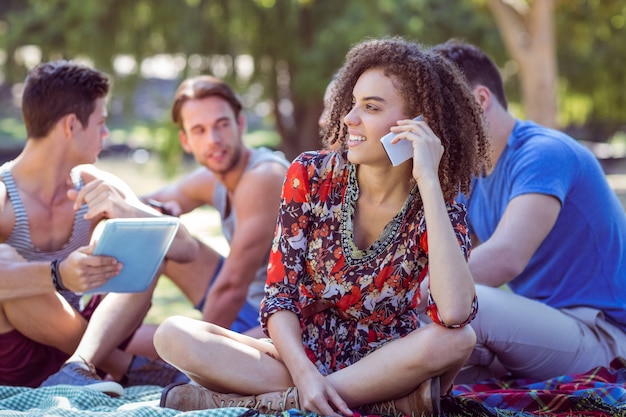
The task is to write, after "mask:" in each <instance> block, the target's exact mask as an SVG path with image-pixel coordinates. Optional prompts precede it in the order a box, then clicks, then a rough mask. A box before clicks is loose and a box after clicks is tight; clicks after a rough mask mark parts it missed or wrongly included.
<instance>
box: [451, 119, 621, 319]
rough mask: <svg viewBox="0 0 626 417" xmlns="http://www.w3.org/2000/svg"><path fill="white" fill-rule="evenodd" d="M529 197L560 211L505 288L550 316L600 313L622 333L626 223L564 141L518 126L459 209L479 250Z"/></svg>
mask: <svg viewBox="0 0 626 417" xmlns="http://www.w3.org/2000/svg"><path fill="white" fill-rule="evenodd" d="M528 193H539V194H546V195H551V196H554V197H556V198H558V199H559V201H560V202H561V211H560V213H559V216H558V218H557V220H556V223H555V225H554V227H553V228H552V230H551V231H550V233H549V234H548V236H547V237H546V239H545V240H544V241H543V242H542V243H541V245H540V246H539V248H538V249H537V252H536V253H535V254H534V255H533V257H532V258H531V259H530V262H529V263H528V265H527V266H526V269H524V271H523V272H522V273H521V274H520V275H519V276H517V277H516V278H514V279H513V280H512V281H511V282H510V283H509V286H510V288H511V289H512V290H513V291H514V292H515V293H517V294H520V295H523V296H525V297H528V298H532V299H535V300H538V301H541V302H544V303H546V304H548V305H550V306H553V307H555V308H565V307H575V306H591V307H593V308H597V309H600V310H602V311H604V313H605V315H606V316H607V318H608V319H609V320H610V321H612V322H614V323H615V324H617V325H619V326H620V327H621V328H622V329H624V330H626V253H625V251H626V215H625V214H624V209H623V207H622V205H621V203H620V201H619V200H618V198H617V196H616V195H615V193H614V192H613V190H612V189H611V188H610V186H609V184H608V182H607V181H606V178H605V175H604V172H603V171H602V168H601V167H600V164H599V163H598V161H597V159H596V158H595V156H594V155H593V154H592V153H591V152H590V151H589V150H588V149H587V148H585V147H584V146H582V145H581V144H579V143H578V142H576V141H575V140H574V139H572V138H571V137H569V136H567V135H565V134H564V133H561V132H559V131H556V130H553V129H549V128H546V127H543V126H540V125H537V124H536V123H533V122H530V121H524V122H522V121H517V122H516V123H515V127H514V129H513V132H512V133H511V136H510V137H509V140H508V143H507V146H506V148H505V149H504V152H503V153H502V155H501V156H500V159H499V160H498V162H497V164H496V166H495V168H494V171H493V172H492V173H491V174H489V175H488V176H486V177H481V178H476V179H475V180H474V183H473V185H472V191H471V194H470V199H469V201H468V200H467V199H466V198H465V196H460V198H459V202H462V203H464V204H466V205H467V207H468V213H469V214H468V218H469V224H470V227H471V231H472V232H473V233H474V234H476V236H477V237H478V238H479V239H480V241H481V242H484V241H486V240H487V239H489V237H490V236H491V235H492V234H493V233H494V231H495V229H496V226H497V225H498V222H499V221H500V219H501V218H502V215H503V214H504V211H505V209H506V207H507V205H508V203H509V202H510V201H511V200H512V199H513V198H515V197H516V196H519V195H522V194H528ZM479 302H480V301H479Z"/></svg>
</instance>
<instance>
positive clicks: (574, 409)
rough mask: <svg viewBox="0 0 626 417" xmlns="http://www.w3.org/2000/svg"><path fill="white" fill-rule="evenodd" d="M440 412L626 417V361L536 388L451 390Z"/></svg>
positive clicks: (518, 382) (496, 384)
mask: <svg viewBox="0 0 626 417" xmlns="http://www.w3.org/2000/svg"><path fill="white" fill-rule="evenodd" d="M442 408H444V410H446V415H451V416H519V417H526V416H554V417H557V416H563V417H578V416H626V359H624V358H620V357H618V358H615V359H614V360H613V361H612V362H611V364H610V366H609V367H597V368H594V369H592V370H590V371H588V372H586V373H584V374H578V375H563V376H560V377H557V378H552V379H549V380H546V381H541V382H537V381H531V380H526V379H515V380H509V381H497V380H493V381H486V382H484V383H481V384H474V385H457V386H455V387H454V390H453V392H452V397H451V398H444V399H443V403H442Z"/></svg>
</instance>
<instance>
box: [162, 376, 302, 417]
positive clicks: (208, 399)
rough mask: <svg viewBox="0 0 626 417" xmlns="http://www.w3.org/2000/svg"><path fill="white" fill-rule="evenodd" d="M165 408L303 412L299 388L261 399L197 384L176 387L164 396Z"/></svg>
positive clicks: (256, 396) (175, 385)
mask: <svg viewBox="0 0 626 417" xmlns="http://www.w3.org/2000/svg"><path fill="white" fill-rule="evenodd" d="M160 406H161V407H166V408H173V409H175V410H179V411H192V410H206V409H212V408H225V407H245V408H254V409H256V410H259V412H261V413H262V414H278V413H282V412H283V411H286V410H289V409H290V408H299V404H298V391H297V390H296V388H295V387H292V388H288V389H287V390H285V391H276V392H270V393H266V394H260V395H238V394H224V393H221V392H217V391H212V390H209V389H207V388H204V387H201V386H200V385H197V384H180V383H178V384H172V385H169V386H167V387H165V389H164V390H163V393H162V394H161V402H160Z"/></svg>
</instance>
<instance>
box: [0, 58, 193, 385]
mask: <svg viewBox="0 0 626 417" xmlns="http://www.w3.org/2000/svg"><path fill="white" fill-rule="evenodd" d="M108 91H109V81H108V77H107V76H106V75H105V74H103V73H101V72H100V71H97V70H94V69H92V68H89V67H86V66H83V65H79V64H77V63H74V62H71V61H53V62H49V63H44V64H41V65H38V66H37V67H35V68H33V69H32V70H31V71H29V74H28V76H27V78H26V82H25V86H24V91H23V97H22V113H23V118H24V123H25V126H26V132H27V136H28V139H27V141H26V144H25V147H24V149H23V150H22V152H21V153H20V155H19V156H18V157H17V158H16V159H15V160H13V161H10V162H7V163H6V164H4V165H3V166H2V167H0V384H2V385H19V386H30V387H37V386H39V385H40V384H41V383H42V382H44V380H45V382H44V384H45V385H53V384H71V385H84V386H88V387H89V388H92V389H95V390H100V391H103V392H107V393H109V394H111V395H121V394H122V393H123V388H122V386H121V385H120V384H118V383H117V382H115V381H120V382H122V383H124V384H125V385H137V384H148V383H154V384H158V385H164V384H167V383H169V382H171V381H172V380H175V379H176V378H177V377H178V376H179V375H180V373H178V372H177V371H176V370H175V369H173V368H171V367H168V366H167V365H166V364H165V363H164V362H162V361H160V360H150V359H148V358H144V357H139V356H133V355H132V353H131V352H127V351H124V350H122V349H121V348H120V347H124V342H125V341H126V340H127V339H129V338H130V337H131V336H132V334H133V332H134V331H135V330H136V328H137V327H138V326H139V324H140V323H141V322H142V320H143V318H144V316H145V314H146V312H147V311H148V309H149V306H150V303H151V298H152V290H153V289H154V285H155V284H156V280H155V281H154V283H153V285H152V287H151V288H150V289H149V290H147V291H146V292H144V293H127V294H113V293H111V294H108V295H106V296H104V298H102V297H98V296H96V297H93V298H92V299H91V300H90V301H89V302H88V305H87V306H86V307H83V306H81V303H80V298H81V297H80V294H79V293H81V292H84V291H87V290H89V289H92V288H96V287H99V286H101V285H102V284H104V283H105V282H106V281H107V280H108V279H110V278H111V277H113V276H115V275H117V274H118V273H119V272H120V270H121V268H122V267H123V266H122V265H121V264H118V263H117V261H116V260H115V259H114V258H112V257H106V256H93V255H91V253H92V250H93V245H91V244H90V239H91V235H92V233H93V232H94V229H95V227H96V225H97V224H98V223H99V222H100V221H101V220H103V219H106V218H120V217H151V216H160V215H161V214H160V213H158V212H157V211H155V210H154V209H152V208H151V207H149V206H147V205H144V204H142V203H141V201H140V200H139V198H138V197H136V196H135V195H134V194H133V192H132V191H131V190H130V188H129V187H128V185H126V184H125V183H123V182H122V181H121V180H120V179H119V178H117V177H115V176H113V175H112V174H109V173H105V172H103V171H101V170H99V169H97V168H95V167H94V166H93V165H92V164H93V163H94V162H95V161H96V158H97V156H98V154H99V152H100V150H101V149H102V143H103V140H104V139H105V138H106V137H107V136H108V134H109V131H108V129H107V126H106V123H105V122H106V117H107V110H106V106H105V100H106V96H107V94H108ZM197 252H198V246H197V242H196V241H195V240H194V239H193V238H192V237H191V235H190V234H189V233H188V232H187V230H186V229H185V228H184V227H180V228H179V230H178V233H177V235H176V237H175V240H174V243H173V244H172V246H171V248H170V250H169V252H168V253H167V255H166V257H167V258H168V259H172V260H175V261H177V262H187V261H191V260H193V259H194V257H195V256H196V254H197ZM94 365H95V367H97V369H98V371H99V373H100V375H106V374H109V375H110V377H111V378H112V379H113V381H103V380H102V379H101V378H100V376H99V375H98V373H97V372H96V368H95V367H94ZM59 369H60V370H59ZM57 371H58V372H57ZM51 375H52V377H50V376H51ZM48 377H50V378H48ZM46 378H48V379H47V380H46Z"/></svg>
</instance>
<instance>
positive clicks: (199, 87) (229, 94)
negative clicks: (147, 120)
mask: <svg viewBox="0 0 626 417" xmlns="http://www.w3.org/2000/svg"><path fill="white" fill-rule="evenodd" d="M214 96H217V97H221V98H222V99H224V100H225V101H226V102H227V103H228V104H229V105H230V107H231V108H232V109H233V112H234V113H235V117H239V114H240V113H241V110H242V109H243V105H242V104H241V100H240V99H239V97H238V96H237V94H235V92H234V91H233V89H232V88H230V86H229V85H228V84H226V83H225V82H224V81H222V80H220V79H219V78H216V77H213V76H210V75H200V76H197V77H193V78H188V79H186V80H185V81H183V82H182V83H181V85H180V86H179V87H178V89H177V90H176V94H175V96H174V104H173V105H172V120H173V121H174V123H176V124H177V125H178V127H180V128H181V129H183V120H182V117H181V114H180V110H181V108H182V107H183V104H185V103H186V102H187V101H188V100H195V99H203V98H207V97H214Z"/></svg>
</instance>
